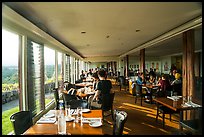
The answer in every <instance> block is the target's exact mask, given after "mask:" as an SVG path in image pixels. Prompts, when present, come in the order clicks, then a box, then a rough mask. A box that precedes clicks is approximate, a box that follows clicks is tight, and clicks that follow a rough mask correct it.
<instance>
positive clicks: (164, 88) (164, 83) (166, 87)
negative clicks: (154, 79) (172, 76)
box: [158, 74, 171, 96]
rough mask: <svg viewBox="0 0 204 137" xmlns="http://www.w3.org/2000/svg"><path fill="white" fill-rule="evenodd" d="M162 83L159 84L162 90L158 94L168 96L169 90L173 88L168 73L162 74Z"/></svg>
mask: <svg viewBox="0 0 204 137" xmlns="http://www.w3.org/2000/svg"><path fill="white" fill-rule="evenodd" d="M160 82H161V83H159V84H158V86H160V88H159V89H160V92H159V95H158V96H167V95H168V94H169V93H168V92H169V91H170V90H171V84H170V82H169V80H168V77H167V76H166V75H164V74H163V75H162V80H161V81H160Z"/></svg>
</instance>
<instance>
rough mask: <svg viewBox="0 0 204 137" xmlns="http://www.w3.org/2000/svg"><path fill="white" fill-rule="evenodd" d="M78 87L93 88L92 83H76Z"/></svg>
mask: <svg viewBox="0 0 204 137" xmlns="http://www.w3.org/2000/svg"><path fill="white" fill-rule="evenodd" d="M75 86H76V87H88V86H93V83H92V82H82V83H76V84H75Z"/></svg>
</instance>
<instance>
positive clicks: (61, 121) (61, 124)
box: [58, 114, 66, 135]
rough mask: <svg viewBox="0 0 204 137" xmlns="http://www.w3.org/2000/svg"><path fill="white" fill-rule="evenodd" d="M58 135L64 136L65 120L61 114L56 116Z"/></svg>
mask: <svg viewBox="0 0 204 137" xmlns="http://www.w3.org/2000/svg"><path fill="white" fill-rule="evenodd" d="M58 134H60V135H65V134H66V120H65V116H64V115H63V114H60V115H59V116H58Z"/></svg>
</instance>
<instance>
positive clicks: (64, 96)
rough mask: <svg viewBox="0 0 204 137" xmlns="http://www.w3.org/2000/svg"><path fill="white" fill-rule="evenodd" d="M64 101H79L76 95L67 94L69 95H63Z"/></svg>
mask: <svg viewBox="0 0 204 137" xmlns="http://www.w3.org/2000/svg"><path fill="white" fill-rule="evenodd" d="M62 97H63V101H64V102H66V101H68V102H69V101H70V100H74V99H75V100H77V96H76V95H75V94H67V93H64V92H63V93H62Z"/></svg>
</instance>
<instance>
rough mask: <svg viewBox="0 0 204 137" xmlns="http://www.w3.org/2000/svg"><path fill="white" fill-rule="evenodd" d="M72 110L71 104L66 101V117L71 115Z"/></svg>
mask: <svg viewBox="0 0 204 137" xmlns="http://www.w3.org/2000/svg"><path fill="white" fill-rule="evenodd" d="M70 111H71V109H70V105H68V102H67V101H66V102H65V116H66V117H70V116H71V114H70Z"/></svg>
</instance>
